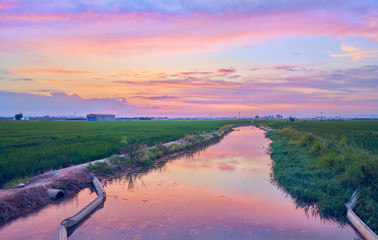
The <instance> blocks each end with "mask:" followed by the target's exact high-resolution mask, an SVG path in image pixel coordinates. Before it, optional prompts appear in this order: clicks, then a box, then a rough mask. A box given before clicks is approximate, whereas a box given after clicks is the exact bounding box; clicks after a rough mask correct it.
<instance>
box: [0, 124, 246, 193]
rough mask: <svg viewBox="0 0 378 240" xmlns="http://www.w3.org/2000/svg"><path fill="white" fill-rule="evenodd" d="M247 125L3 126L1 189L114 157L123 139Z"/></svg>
mask: <svg viewBox="0 0 378 240" xmlns="http://www.w3.org/2000/svg"><path fill="white" fill-rule="evenodd" d="M248 122H250V121H246V120H193V121H190V120H181V121H175V120H169V121H115V122H26V121H4V122H0V186H1V185H3V184H4V183H5V182H8V181H10V180H12V179H14V178H24V177H31V176H34V175H37V174H40V173H43V172H44V171H46V170H50V169H58V168H61V167H67V166H70V165H75V164H80V163H84V162H89V161H93V160H96V159H101V158H104V157H109V156H111V155H112V154H115V153H119V152H120V151H121V143H120V139H121V138H122V137H123V136H127V138H128V140H130V141H131V142H135V143H138V144H142V145H143V144H145V145H147V146H153V145H155V144H157V143H159V142H169V141H173V140H176V139H179V138H183V137H185V136H186V135H190V134H200V133H203V132H213V131H216V130H217V129H219V128H221V127H222V126H225V125H228V124H243V123H248Z"/></svg>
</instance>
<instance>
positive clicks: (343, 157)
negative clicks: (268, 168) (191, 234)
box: [267, 121, 378, 232]
mask: <svg viewBox="0 0 378 240" xmlns="http://www.w3.org/2000/svg"><path fill="white" fill-rule="evenodd" d="M311 123H313V124H314V127H311ZM340 123H341V125H340V128H341V130H340V131H339V129H338V127H337V125H334V122H321V123H319V122H310V121H308V122H304V123H303V122H302V123H299V124H298V125H296V128H302V129H303V128H306V130H307V129H309V130H307V131H303V130H302V131H299V130H296V129H293V128H282V126H283V125H286V123H284V124H281V123H278V124H274V123H270V122H269V123H268V124H267V125H269V126H271V127H274V126H276V128H277V126H280V128H281V129H279V130H278V131H274V132H268V133H267V136H268V137H269V138H270V139H271V140H272V141H273V142H272V143H271V157H272V159H273V161H274V165H273V175H274V180H275V181H276V182H277V183H278V185H279V186H281V187H282V188H283V189H284V190H285V191H287V192H288V193H289V194H290V195H291V196H292V197H293V198H294V199H295V200H296V202H297V204H298V205H299V206H303V207H305V209H306V210H311V211H312V213H314V214H319V215H320V216H321V217H323V218H327V219H333V220H337V221H342V222H343V221H346V218H345V215H346V209H345V207H344V204H345V203H346V202H347V201H348V200H349V198H350V197H351V195H352V193H353V192H354V191H355V190H356V189H359V191H360V193H359V196H358V199H359V204H358V205H357V207H356V209H355V212H356V214H357V215H358V216H359V217H360V218H361V219H362V220H363V221H364V222H365V223H366V224H367V225H368V226H369V227H370V228H371V229H372V230H373V231H375V232H377V231H378V198H377V196H378V189H377V184H378V157H377V155H376V154H375V153H374V152H375V149H374V148H370V149H369V148H368V149H364V148H363V147H361V145H360V144H358V143H362V142H361V139H360V134H357V135H356V138H353V136H354V135H353V134H346V131H345V129H346V126H350V127H351V126H353V128H354V129H365V131H367V132H369V131H376V130H377V129H376V128H375V123H372V122H370V121H367V123H368V126H359V124H362V123H365V122H359V123H357V122H354V121H351V122H340ZM327 124H329V125H327ZM319 126H323V127H325V128H326V129H328V132H325V131H324V130H321V129H319V128H318V127H319ZM372 126H373V127H372ZM291 127H292V126H291ZM370 127H372V128H370ZM312 132H319V133H320V134H319V135H323V136H322V137H321V136H317V135H315V134H313V133H312ZM345 135H347V136H348V137H349V138H347V137H346V136H345ZM324 136H329V137H327V138H326V137H324ZM362 146H365V145H364V144H362ZM366 146H374V143H368V144H367V145H366Z"/></svg>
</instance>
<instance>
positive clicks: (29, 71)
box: [7, 68, 94, 74]
mask: <svg viewBox="0 0 378 240" xmlns="http://www.w3.org/2000/svg"><path fill="white" fill-rule="evenodd" d="M7 72H10V73H14V74H33V73H36V74H38V73H52V74H92V73H94V72H90V71H79V70H64V69H54V68H50V69H14V70H7Z"/></svg>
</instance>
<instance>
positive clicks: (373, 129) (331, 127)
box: [253, 120, 378, 153]
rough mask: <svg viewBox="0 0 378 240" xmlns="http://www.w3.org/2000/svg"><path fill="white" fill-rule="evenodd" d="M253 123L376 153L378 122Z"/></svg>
mask: <svg viewBox="0 0 378 240" xmlns="http://www.w3.org/2000/svg"><path fill="white" fill-rule="evenodd" d="M253 122H254V123H256V124H261V125H266V126H268V127H271V128H274V129H282V128H285V127H291V128H293V129H297V130H300V131H306V132H311V133H313V134H315V135H318V136H321V137H324V138H329V139H332V138H334V139H336V140H341V139H342V138H345V140H346V141H347V143H349V144H354V145H356V146H357V147H359V148H361V149H367V150H370V151H372V152H373V153H377V152H378V120H330V121H315V120H304V121H303V120H299V121H298V120H296V121H295V122H290V121H287V120H279V121H277V120H270V121H269V120H261V121H256V120H254V121H253Z"/></svg>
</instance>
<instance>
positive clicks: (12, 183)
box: [3, 177, 29, 189]
mask: <svg viewBox="0 0 378 240" xmlns="http://www.w3.org/2000/svg"><path fill="white" fill-rule="evenodd" d="M27 181H29V178H27V177H25V178H15V179H12V180H11V181H9V182H7V183H6V184H4V186H3V188H5V189H10V188H12V187H13V186H16V185H18V184H20V183H25V182H27Z"/></svg>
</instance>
